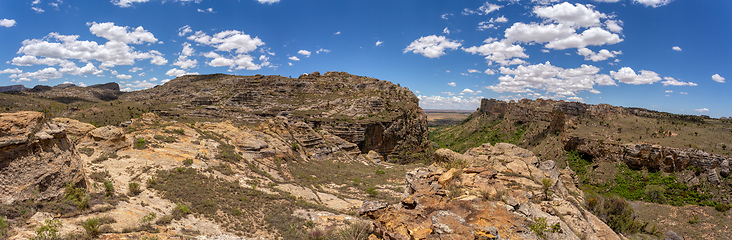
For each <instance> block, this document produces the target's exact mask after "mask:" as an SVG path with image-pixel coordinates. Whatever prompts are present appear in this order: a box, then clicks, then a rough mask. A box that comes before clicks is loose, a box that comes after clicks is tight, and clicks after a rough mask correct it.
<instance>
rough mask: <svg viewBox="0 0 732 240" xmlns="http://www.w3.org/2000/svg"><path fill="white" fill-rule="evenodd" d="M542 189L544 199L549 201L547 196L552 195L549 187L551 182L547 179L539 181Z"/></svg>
mask: <svg viewBox="0 0 732 240" xmlns="http://www.w3.org/2000/svg"><path fill="white" fill-rule="evenodd" d="M541 185H542V189H543V190H544V199H546V200H549V196H551V195H552V191H551V187H552V180H551V179H548V178H544V179H542V180H541Z"/></svg>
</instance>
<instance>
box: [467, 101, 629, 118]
mask: <svg viewBox="0 0 732 240" xmlns="http://www.w3.org/2000/svg"><path fill="white" fill-rule="evenodd" d="M510 110H518V111H519V112H518V113H513V114H522V115H527V116H528V115H533V116H537V115H538V116H544V117H546V116H551V113H552V112H553V111H559V112H562V113H564V114H566V115H571V116H582V115H586V114H590V115H627V114H633V113H635V112H631V111H628V110H627V109H625V108H623V107H615V106H611V105H608V104H598V105H591V104H584V103H579V102H565V101H561V100H560V101H555V100H545V99H536V100H529V99H521V100H519V101H513V100H511V101H510V102H505V101H501V100H496V99H483V100H481V102H480V108H479V109H478V112H481V113H490V114H504V113H506V112H509V111H510Z"/></svg>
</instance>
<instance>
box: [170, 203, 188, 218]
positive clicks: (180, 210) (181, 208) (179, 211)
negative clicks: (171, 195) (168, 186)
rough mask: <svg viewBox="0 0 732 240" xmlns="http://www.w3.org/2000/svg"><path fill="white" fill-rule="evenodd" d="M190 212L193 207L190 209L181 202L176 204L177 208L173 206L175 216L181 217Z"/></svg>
mask: <svg viewBox="0 0 732 240" xmlns="http://www.w3.org/2000/svg"><path fill="white" fill-rule="evenodd" d="M188 214H191V209H189V208H188V206H187V205H185V204H181V203H177V204H175V208H173V218H175V219H181V218H183V216H185V215H188Z"/></svg>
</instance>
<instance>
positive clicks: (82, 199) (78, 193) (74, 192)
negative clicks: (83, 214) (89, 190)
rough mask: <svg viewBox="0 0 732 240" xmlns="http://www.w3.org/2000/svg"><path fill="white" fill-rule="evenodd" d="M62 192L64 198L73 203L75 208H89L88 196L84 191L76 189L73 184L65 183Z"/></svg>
mask: <svg viewBox="0 0 732 240" xmlns="http://www.w3.org/2000/svg"><path fill="white" fill-rule="evenodd" d="M64 191H65V194H64V198H65V199H66V200H69V201H72V202H73V203H75V204H76V207H77V208H79V209H86V208H88V207H89V196H87V195H86V189H83V188H77V187H75V186H74V184H71V183H66V187H65V188H64Z"/></svg>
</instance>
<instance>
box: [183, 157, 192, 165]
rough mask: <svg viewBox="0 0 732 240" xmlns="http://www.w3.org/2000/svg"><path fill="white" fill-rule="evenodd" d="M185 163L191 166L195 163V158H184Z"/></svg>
mask: <svg viewBox="0 0 732 240" xmlns="http://www.w3.org/2000/svg"><path fill="white" fill-rule="evenodd" d="M183 165H185V166H186V167H190V166H191V165H193V159H190V158H188V159H186V160H183Z"/></svg>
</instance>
